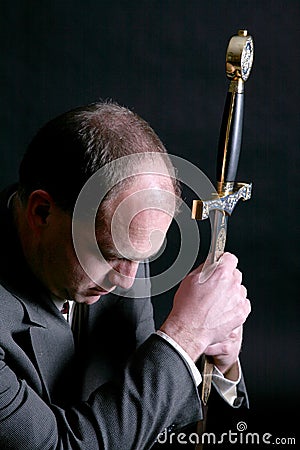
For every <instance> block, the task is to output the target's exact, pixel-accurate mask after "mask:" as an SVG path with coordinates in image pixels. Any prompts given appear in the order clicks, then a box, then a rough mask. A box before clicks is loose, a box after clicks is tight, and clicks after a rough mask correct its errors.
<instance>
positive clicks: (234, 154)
mask: <svg viewBox="0 0 300 450" xmlns="http://www.w3.org/2000/svg"><path fill="white" fill-rule="evenodd" d="M253 51H254V50H253V39H252V37H251V36H249V35H248V33H247V30H239V31H238V34H237V35H236V36H233V37H232V38H231V39H230V41H229V44H228V47H227V52H226V75H227V77H228V78H229V80H230V83H229V89H228V92H227V97H226V101H225V107H224V113H223V118H222V123H221V129H220V137H219V145H218V157H217V184H216V191H217V192H216V193H214V194H212V198H211V199H208V200H204V201H202V200H194V201H193V207H192V218H193V219H196V220H203V219H206V218H208V217H209V216H211V219H212V233H211V245H210V251H209V255H208V258H207V260H206V261H205V263H204V266H203V270H202V272H203V274H204V276H205V277H206V279H207V277H209V275H210V274H211V272H212V271H213V270H214V267H215V265H214V263H216V262H217V261H218V259H219V258H220V256H221V255H222V254H223V253H224V249H225V243H226V235H227V222H228V217H229V216H230V215H231V214H232V212H233V210H234V208H235V206H236V204H237V203H238V201H239V200H240V199H242V200H248V199H249V198H250V197H251V190H252V184H251V183H235V178H236V172H237V168H238V162H239V156H240V149H241V140H242V129H243V115H244V114H243V113H244V85H245V81H246V80H247V79H248V77H249V75H250V71H251V67H252V62H253ZM203 281H204V280H203ZM212 371H213V364H212V363H211V362H210V360H209V359H208V357H205V359H204V364H203V370H202V393H201V399H202V402H203V404H204V405H206V404H207V401H208V398H209V394H210V390H211V381H212Z"/></svg>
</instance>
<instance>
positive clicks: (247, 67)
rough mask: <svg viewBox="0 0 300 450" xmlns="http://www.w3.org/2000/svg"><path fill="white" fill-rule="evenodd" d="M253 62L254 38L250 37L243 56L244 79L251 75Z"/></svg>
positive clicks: (242, 70) (242, 69)
mask: <svg viewBox="0 0 300 450" xmlns="http://www.w3.org/2000/svg"><path fill="white" fill-rule="evenodd" d="M252 63H253V41H252V38H251V37H249V38H248V39H247V41H246V44H245V46H244V49H243V52H242V57H241V72H242V73H241V75H242V78H243V80H244V81H246V80H247V78H248V77H249V75H250V71H251V67H252Z"/></svg>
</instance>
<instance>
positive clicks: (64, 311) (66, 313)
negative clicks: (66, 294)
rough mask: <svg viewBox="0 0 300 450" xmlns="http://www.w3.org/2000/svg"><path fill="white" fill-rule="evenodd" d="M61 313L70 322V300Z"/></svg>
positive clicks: (63, 306) (66, 302)
mask: <svg viewBox="0 0 300 450" xmlns="http://www.w3.org/2000/svg"><path fill="white" fill-rule="evenodd" d="M60 312H61V313H62V314H64V315H66V316H67V321H68V322H69V314H70V303H69V301H68V300H66V301H65V303H64V304H63V305H62V308H61V310H60Z"/></svg>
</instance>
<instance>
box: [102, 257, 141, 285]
mask: <svg viewBox="0 0 300 450" xmlns="http://www.w3.org/2000/svg"><path fill="white" fill-rule="evenodd" d="M138 266H139V263H138V262H134V261H129V260H126V259H125V260H118V261H117V262H116V263H114V264H113V267H112V270H111V271H110V272H109V274H108V279H109V282H110V283H111V284H112V285H113V286H119V287H120V288H122V289H129V288H131V286H132V285H133V283H134V280H135V276H136V272H137V269H138Z"/></svg>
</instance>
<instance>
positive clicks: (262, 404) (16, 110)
mask: <svg viewBox="0 0 300 450" xmlns="http://www.w3.org/2000/svg"><path fill="white" fill-rule="evenodd" d="M240 28H247V29H248V30H249V32H250V33H251V34H252V35H253V37H254V40H255V61H254V68H253V72H252V74H251V76H250V79H249V80H248V81H247V83H246V105H245V106H246V109H245V126H244V136H243V148H242V154H241V161H240V167H239V175H238V178H239V180H240V181H252V182H253V184H254V190H253V198H252V199H251V201H250V202H247V203H245V204H243V205H240V206H238V209H237V210H236V211H235V213H234V216H233V218H232V220H231V221H230V233H229V238H228V244H227V249H228V250H230V251H232V252H234V253H236V254H237V255H238V257H239V260H240V268H241V270H243V272H244V280H245V284H246V285H247V288H248V292H249V298H250V299H251V300H252V306H253V312H252V314H251V316H250V317H249V320H248V322H247V324H246V326H245V332H244V345H243V351H242V354H241V360H242V363H243V367H244V372H245V377H246V381H247V385H248V390H249V395H250V401H251V406H252V408H251V411H250V416H247V420H248V421H250V422H251V424H249V425H248V430H249V431H258V429H260V430H262V431H264V432H271V433H273V434H274V435H276V434H277V435H283V436H289V435H291V436H293V435H295V432H296V420H295V416H294V411H295V410H296V407H297V406H298V400H299V384H298V379H299V373H300V367H299V352H298V349H299V325H298V321H299V306H298V305H299V289H298V280H299V277H300V271H299V250H300V248H299V223H298V220H299V219H298V218H299V212H298V210H299V196H298V191H299V162H300V161H299V158H300V148H299V126H300V124H299V106H298V105H299V65H300V64H299V50H298V48H299V37H300V33H299V31H300V2H299V1H297V0H288V1H287V0H285V1H280V0H274V1H266V0H263V1H249V0H244V1H237V0H231V1H223V0H210V1H207V2H204V1H203V2H202V1H196V0H190V1H188V0H187V1H184V0H181V1H180V0H173V1H171V0H170V1H169V0H165V1H164V0H161V1H151V0H149V1H145V0H140V1H113V0H111V1H101V0H98V1H97V0H85V1H63V2H59V1H51V2H49V1H44V0H40V1H38V2H36V1H31V0H27V1H24V0H23V1H15V0H11V1H1V23H0V33H1V35H0V42H1V44H0V47H1V52H0V62H1V70H0V76H1V96H0V99H1V100H0V105H1V106H0V113H1V121H0V124H1V188H2V187H4V186H5V185H7V184H8V183H11V182H12V181H15V179H16V176H17V168H18V164H19V162H20V159H21V156H22V154H23V151H24V149H25V147H26V145H27V143H28V142H29V140H30V139H31V137H32V135H33V134H34V133H35V132H36V130H37V129H38V128H39V127H40V126H41V125H42V124H43V123H44V122H46V121H47V120H48V119H50V118H52V117H53V116H55V115H57V114H59V113H61V112H63V111H66V110H68V109H71V108H73V107H76V106H78V105H81V104H86V103H89V102H92V101H95V100H97V99H100V98H101V99H113V100H115V101H117V102H118V103H120V104H123V105H126V106H128V107H129V108H131V109H133V110H134V111H135V112H137V113H138V114H139V115H141V116H142V117H143V118H145V119H146V120H147V121H149V122H150V124H151V125H152V126H153V128H154V129H155V131H156V132H157V133H158V135H159V136H160V137H161V139H162V140H163V142H164V143H165V145H166V147H167V149H168V150H169V152H170V153H172V154H175V155H178V156H181V157H184V158H186V159H188V160H190V161H191V162H192V163H194V164H195V165H197V166H199V167H200V168H201V169H202V170H203V171H204V172H205V173H206V174H207V175H208V176H209V177H210V178H211V179H212V180H214V176H215V173H214V172H215V170H214V167H215V163H216V161H215V159H216V146H217V141H218V133H219V126H220V120H221V115H222V110H223V104H224V98H225V94H226V90H227V85H228V84H227V80H226V76H225V74H224V56H225V50H226V46H227V42H228V39H229V37H230V36H231V35H233V34H236V32H237V30H238V29H240ZM184 195H185V197H186V200H187V202H188V203H189V204H190V203H191V199H192V197H191V196H190V194H189V193H185V194H184ZM190 197H191V198H190ZM200 227H202V228H201V229H202V230H203V235H204V242H205V239H209V238H208V234H209V229H208V227H207V226H206V225H204V224H201V225H200ZM172 233H173V234H172ZM172 233H171V237H170V239H169V241H170V242H171V244H172V240H173V242H175V240H176V238H175V237H174V236H175V235H176V230H175V231H174V232H173V231H172ZM172 236H173V237H172ZM168 251H169V252H170V251H171V252H172V249H171V250H168ZM164 258H167V256H165V257H164ZM157 264H158V265H159V264H160V262H159V261H158V262H157V263H156V266H154V270H157ZM172 295H173V292H170V293H169V294H168V295H166V294H165V295H164V296H159V297H157V298H154V305H155V311H156V312H155V314H156V320H157V323H158V324H159V323H160V322H161V321H162V320H163V317H164V316H165V314H166V313H167V311H168V309H169V307H170V304H171V299H172ZM245 417H246V416H245ZM220 420H221V419H220ZM250 425H251V430H250ZM232 427H233V428H234V422H233V423H232ZM252 448H253V447H252ZM278 448H279V447H278Z"/></svg>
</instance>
